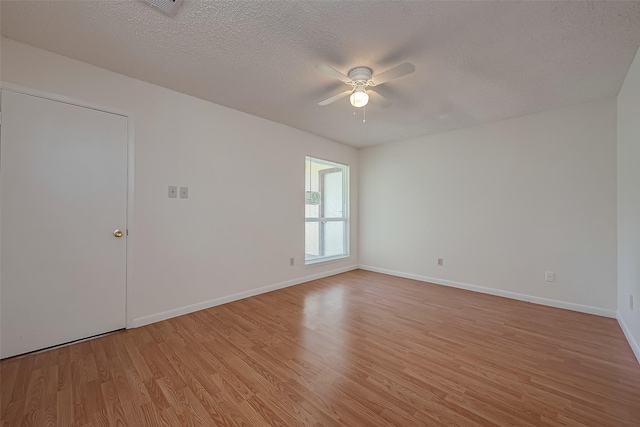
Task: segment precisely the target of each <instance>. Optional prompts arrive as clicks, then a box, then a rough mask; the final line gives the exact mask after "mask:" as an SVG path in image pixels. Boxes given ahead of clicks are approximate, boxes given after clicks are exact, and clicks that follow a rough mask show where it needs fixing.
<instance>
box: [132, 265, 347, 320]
mask: <svg viewBox="0 0 640 427" xmlns="http://www.w3.org/2000/svg"><path fill="white" fill-rule="evenodd" d="M357 268H358V266H357V265H352V266H348V267H343V268H338V269H336V270H331V271H325V272H322V273H316V274H311V275H308V276H304V277H300V278H298V279H293V280H287V281H286V282H281V283H276V284H274V285H268V286H263V287H261V288H256V289H250V290H248V291H244V292H238V293H236V294H232V295H227V296H224V297H220V298H215V299H212V300H208V301H203V302H199V303H196V304H191V305H187V306H184V307H178V308H174V309H172V310H167V311H163V312H161V313H156V314H150V315H148V316H142V317H138V318H135V319H133V322H132V325H131V326H132V327H133V328H137V327H140V326H144V325H149V324H151V323H155V322H160V321H162V320H167V319H171V318H172V317H177V316H182V315H183V314H189V313H193V312H194V311H199V310H204V309H206V308H211V307H215V306H217V305H222V304H226V303H228V302H232V301H237V300H240V299H243V298H248V297H252V296H255V295H259V294H264V293H266V292H271V291H275V290H278V289H283V288H287V287H289V286H294V285H299V284H301V283H305V282H310V281H311V280H317V279H322V278H323V277H328V276H333V275H335V274H340V273H345V272H347V271H351V270H355V269H357Z"/></svg>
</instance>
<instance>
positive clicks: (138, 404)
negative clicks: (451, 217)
mask: <svg viewBox="0 0 640 427" xmlns="http://www.w3.org/2000/svg"><path fill="white" fill-rule="evenodd" d="M0 375H2V383H1V388H0V404H1V405H2V407H1V408H0V427H8V426H49V425H51V426H54V425H57V426H64V427H69V426H77V427H81V426H87V427H88V426H92V427H96V426H127V425H129V426H136V427H138V426H150V427H151V426H153V427H177V426H180V427H182V426H187V427H188V426H218V425H219V426H228V427H231V426H243V427H254V426H267V425H282V426H327V427H337V426H369V425H371V426H374V425H375V426H420V425H422V426H429V427H439V426H463V427H474V426H483V427H484V426H513V425H517V426H589V427H592V426H597V427H608V426H611V427H613V426H615V427H625V426H628V427H631V426H635V427H637V426H640V365H639V364H638V363H637V361H636V360H635V358H634V356H633V353H632V352H631V350H630V348H629V345H628V343H627V342H626V340H625V338H624V335H623V334H622V332H621V330H620V327H619V326H618V324H617V322H616V321H615V320H614V319H608V318H603V317H598V316H592V315H587V314H583V313H575V312H570V311H566V310H560V309H556V308H552V307H544V306H539V305H534V304H529V303H526V302H523V301H513V300H508V299H505V298H499V297H495V296H491V295H486V294H477V293H473V292H468V291H464V290H460V289H453V288H447V287H442V286H437V285H431V284H426V283H421V282H416V281H413V280H408V279H401V278H397V277H392V276H386V275H383V274H377V273H371V272H365V271H360V270H355V271H351V272H348V273H344V274H340V275H337V276H332V277H328V278H324V279H320V280H316V281H313V282H309V283H305V284H302V285H299V286H294V287H290V288H286V289H282V290H279V291H275V292H270V293H267V294H262V295H258V296H255V297H251V298H247V299H244V300H240V301H236V302H233V303H229V304H225V305H222V306H218V307H213V308H211V309H207V310H202V311H199V312H195V313H192V314H188V315H185V316H181V317H177V318H174V319H170V320H167V321H164V322H158V323H156V324H152V325H148V326H144V327H141V328H137V329H132V330H126V331H119V332H116V333H113V334H109V335H106V336H103V337H99V338H96V339H94V340H89V341H86V342H80V343H77V344H73V345H70V346H67V347H61V348H57V349H53V350H49V351H44V352H40V353H35V354H30V355H25V356H19V357H15V358H11V359H7V360H3V361H1V362H0Z"/></svg>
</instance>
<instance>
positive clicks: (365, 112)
mask: <svg viewBox="0 0 640 427" xmlns="http://www.w3.org/2000/svg"><path fill="white" fill-rule="evenodd" d="M366 121H367V107H366V106H364V107H362V123H365V122H366Z"/></svg>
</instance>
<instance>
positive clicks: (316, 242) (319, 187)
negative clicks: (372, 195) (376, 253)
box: [304, 157, 349, 264]
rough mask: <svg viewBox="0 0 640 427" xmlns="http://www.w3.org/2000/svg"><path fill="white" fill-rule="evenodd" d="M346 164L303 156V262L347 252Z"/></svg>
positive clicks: (347, 198)
mask: <svg viewBox="0 0 640 427" xmlns="http://www.w3.org/2000/svg"><path fill="white" fill-rule="evenodd" d="M348 183H349V166H347V165H341V164H340V163H334V162H330V161H327V160H321V159H315V158H313V157H306V158H305V194H304V208H305V233H304V247H305V250H304V261H305V264H313V263H316V262H320V261H328V260H331V259H336V258H343V257H346V256H348V255H349V237H348V236H349V220H348V209H349V195H348V191H347V189H348V188H349V184H348Z"/></svg>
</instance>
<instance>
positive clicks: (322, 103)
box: [318, 90, 353, 105]
mask: <svg viewBox="0 0 640 427" xmlns="http://www.w3.org/2000/svg"><path fill="white" fill-rule="evenodd" d="M351 92H353V91H352V90H347V91H344V92H341V93H339V94H337V95H333V96H332V97H331V98H327V99H325V100H324V101H320V102H318V105H329V104H331V103H332V102H336V101H337V100H338V99H340V98H344V97H345V96H347V95H349V94H350V93H351Z"/></svg>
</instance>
